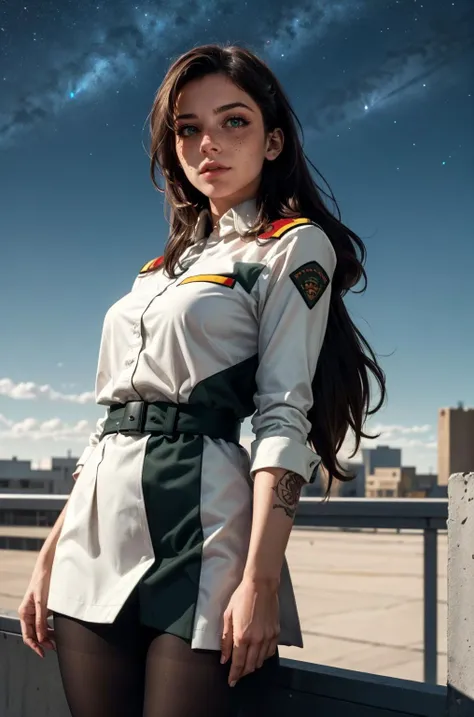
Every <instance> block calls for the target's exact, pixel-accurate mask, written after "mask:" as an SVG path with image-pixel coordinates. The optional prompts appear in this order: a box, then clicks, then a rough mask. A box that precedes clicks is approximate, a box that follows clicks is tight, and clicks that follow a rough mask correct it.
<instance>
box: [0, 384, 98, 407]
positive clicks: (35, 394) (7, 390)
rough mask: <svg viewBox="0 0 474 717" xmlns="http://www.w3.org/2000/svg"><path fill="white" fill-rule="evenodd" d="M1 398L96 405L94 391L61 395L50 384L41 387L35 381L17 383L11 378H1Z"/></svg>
mask: <svg viewBox="0 0 474 717" xmlns="http://www.w3.org/2000/svg"><path fill="white" fill-rule="evenodd" d="M0 396H8V398H13V399H14V400H17V401H27V400H37V399H41V398H43V399H46V400H48V401H64V402H66V403H80V404H85V403H94V402H95V394H94V392H93V391H85V392H83V393H61V392H60V391H56V390H55V389H54V388H52V387H51V386H49V385H48V384H43V385H41V386H40V385H39V384H37V383H34V382H33V381H21V382H20V383H15V382H14V381H12V380H11V379H10V378H0Z"/></svg>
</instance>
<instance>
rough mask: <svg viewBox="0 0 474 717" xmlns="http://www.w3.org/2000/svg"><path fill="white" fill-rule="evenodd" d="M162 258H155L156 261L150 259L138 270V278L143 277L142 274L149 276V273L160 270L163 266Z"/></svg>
mask: <svg viewBox="0 0 474 717" xmlns="http://www.w3.org/2000/svg"><path fill="white" fill-rule="evenodd" d="M163 260H164V257H162V256H157V257H156V259H152V260H151V261H147V263H146V264H145V266H143V267H142V268H141V269H140V273H139V274H138V276H143V274H149V273H150V271H156V270H157V269H159V268H160V266H161V265H162V264H163Z"/></svg>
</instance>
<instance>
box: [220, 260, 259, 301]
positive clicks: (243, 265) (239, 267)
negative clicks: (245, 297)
mask: <svg viewBox="0 0 474 717" xmlns="http://www.w3.org/2000/svg"><path fill="white" fill-rule="evenodd" d="M234 266H235V271H233V272H232V273H227V272H226V273H223V274H221V273H220V272H219V276H228V277H229V278H230V279H235V280H236V282H237V283H238V284H240V286H241V287H242V288H243V289H245V291H246V292H247V294H250V292H251V291H252V289H253V287H254V286H255V284H256V282H257V279H258V277H259V276H260V274H261V273H262V271H263V269H264V268H265V265H264V264H252V263H250V262H246V261H236V262H235V264H234Z"/></svg>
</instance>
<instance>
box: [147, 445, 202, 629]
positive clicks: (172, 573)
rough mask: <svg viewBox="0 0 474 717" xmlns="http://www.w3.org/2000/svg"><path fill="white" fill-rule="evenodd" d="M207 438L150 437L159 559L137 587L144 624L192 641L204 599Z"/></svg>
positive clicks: (150, 498) (153, 528)
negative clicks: (200, 597) (202, 509)
mask: <svg viewBox="0 0 474 717" xmlns="http://www.w3.org/2000/svg"><path fill="white" fill-rule="evenodd" d="M202 451H203V437H202V436H195V435H190V434H184V433H181V434H177V435H176V436H175V437H174V438H170V437H167V436H162V435H158V436H154V435H152V436H150V438H149V439H148V442H147V447H146V452H145V458H144V464H143V473H142V485H143V497H144V500H145V509H146V515H147V522H148V526H149V530H150V535H151V541H152V544H153V550H154V553H155V557H156V560H155V562H154V564H153V565H152V566H151V567H150V569H149V570H148V572H147V573H146V574H145V576H144V577H143V578H142V580H141V581H140V582H139V584H138V592H139V600H140V619H141V622H142V623H143V624H144V625H149V626H150V627H154V628H156V629H158V630H163V631H166V632H170V633H172V634H173V635H178V636H179V637H182V638H184V639H185V640H191V638H192V630H193V624H194V615H195V611H196V605H197V600H198V595H199V580H200V577H201V558H202V546H203V541H204V537H203V532H202V525H201V514H200V506H201V468H202Z"/></svg>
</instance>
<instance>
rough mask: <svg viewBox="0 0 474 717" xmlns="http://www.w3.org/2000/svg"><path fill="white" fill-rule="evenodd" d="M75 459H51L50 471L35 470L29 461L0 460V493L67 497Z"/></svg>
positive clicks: (70, 486)
mask: <svg viewBox="0 0 474 717" xmlns="http://www.w3.org/2000/svg"><path fill="white" fill-rule="evenodd" d="M77 460H78V459H77V458H74V457H72V456H71V455H70V451H69V452H68V456H67V457H66V458H52V460H51V468H50V469H35V468H32V467H31V461H23V460H20V461H19V460H18V459H17V458H16V456H14V457H13V458H12V459H11V460H0V493H46V494H48V493H54V494H63V495H69V493H70V492H71V489H72V486H73V484H74V481H73V479H72V474H73V472H74V469H75V467H76V463H77Z"/></svg>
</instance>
